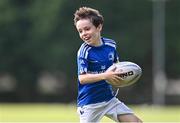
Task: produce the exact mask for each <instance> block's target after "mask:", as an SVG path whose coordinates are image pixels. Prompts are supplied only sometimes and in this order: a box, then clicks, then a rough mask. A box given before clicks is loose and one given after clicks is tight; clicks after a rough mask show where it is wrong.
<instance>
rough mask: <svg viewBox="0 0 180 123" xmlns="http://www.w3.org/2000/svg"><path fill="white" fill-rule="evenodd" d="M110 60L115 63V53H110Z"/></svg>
mask: <svg viewBox="0 0 180 123" xmlns="http://www.w3.org/2000/svg"><path fill="white" fill-rule="evenodd" d="M108 58H109V60H110V61H114V53H113V52H110V53H109V54H108Z"/></svg>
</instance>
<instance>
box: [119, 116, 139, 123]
mask: <svg viewBox="0 0 180 123" xmlns="http://www.w3.org/2000/svg"><path fill="white" fill-rule="evenodd" d="M118 120H119V122H138V123H141V122H142V121H141V120H140V119H139V118H138V117H137V116H136V115H134V114H120V115H118Z"/></svg>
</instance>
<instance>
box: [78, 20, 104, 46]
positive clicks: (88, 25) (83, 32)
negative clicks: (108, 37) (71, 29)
mask: <svg viewBox="0 0 180 123" xmlns="http://www.w3.org/2000/svg"><path fill="white" fill-rule="evenodd" d="M76 28H77V31H78V32H79V36H80V38H81V39H82V40H83V41H85V42H86V43H87V44H89V45H92V46H98V45H99V44H100V43H101V41H100V39H101V29H102V25H101V24H100V25H99V26H98V27H95V26H94V25H93V24H92V22H91V21H90V20H89V19H82V20H79V21H77V23H76Z"/></svg>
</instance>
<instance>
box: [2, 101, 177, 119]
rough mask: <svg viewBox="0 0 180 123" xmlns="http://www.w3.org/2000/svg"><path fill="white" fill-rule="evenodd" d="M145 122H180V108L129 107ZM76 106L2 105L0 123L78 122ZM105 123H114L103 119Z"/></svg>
mask: <svg viewBox="0 0 180 123" xmlns="http://www.w3.org/2000/svg"><path fill="white" fill-rule="evenodd" d="M129 107H131V108H132V109H133V110H134V112H135V113H136V115H138V116H139V117H140V118H141V119H142V120H143V121H144V122H180V106H164V107H158V106H147V105H146V106H129ZM78 121H79V119H78V115H77V113H76V107H75V105H62V104H0V122H78ZM102 121H103V122H112V121H111V120H109V119H108V118H103V120H102Z"/></svg>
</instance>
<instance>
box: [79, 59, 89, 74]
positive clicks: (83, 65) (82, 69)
mask: <svg viewBox="0 0 180 123" xmlns="http://www.w3.org/2000/svg"><path fill="white" fill-rule="evenodd" d="M77 62H78V75H80V74H85V73H87V67H88V64H87V59H84V58H78V59H77Z"/></svg>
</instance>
